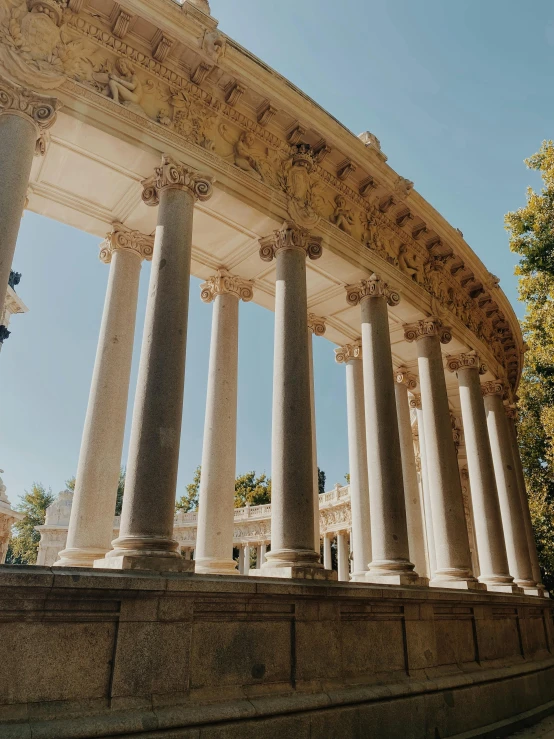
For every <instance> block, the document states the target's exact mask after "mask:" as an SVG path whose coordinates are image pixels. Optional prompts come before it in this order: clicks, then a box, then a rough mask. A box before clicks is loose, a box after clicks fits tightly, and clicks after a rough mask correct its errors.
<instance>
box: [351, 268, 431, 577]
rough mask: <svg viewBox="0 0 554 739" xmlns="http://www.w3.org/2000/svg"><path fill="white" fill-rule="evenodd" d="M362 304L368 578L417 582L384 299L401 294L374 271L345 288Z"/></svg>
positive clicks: (390, 300) (354, 301)
mask: <svg viewBox="0 0 554 739" xmlns="http://www.w3.org/2000/svg"><path fill="white" fill-rule="evenodd" d="M346 291H347V300H348V302H349V303H350V305H358V304H360V306H361V319H362V354H363V376H364V397H365V423H366V440H367V441H366V443H367V467H368V475H369V503H370V514H371V549H372V560H371V563H370V565H369V571H368V573H367V576H366V579H367V581H369V582H380V583H387V584H396V585H410V584H417V583H418V575H417V573H416V572H414V565H413V564H412V563H411V562H410V559H409V546H408V529H407V525H406V509H405V502H404V484H403V480H402V464H401V461H400V440H399V435H398V421H397V417H396V401H395V395H394V379H393V368H392V354H391V346H390V334H389V324H388V311H387V303H388V304H390V305H397V304H398V302H399V301H400V297H399V295H398V294H397V293H395V292H393V291H392V290H389V288H388V286H387V285H386V284H385V283H384V282H383V281H382V280H381V279H380V278H379V277H377V275H372V276H371V277H370V278H369V280H362V282H361V283H359V284H358V285H351V286H348V287H347V288H346Z"/></svg>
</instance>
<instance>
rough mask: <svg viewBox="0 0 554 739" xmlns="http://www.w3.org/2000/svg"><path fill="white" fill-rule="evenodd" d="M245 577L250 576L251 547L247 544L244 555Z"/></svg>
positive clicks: (243, 572)
mask: <svg viewBox="0 0 554 739" xmlns="http://www.w3.org/2000/svg"><path fill="white" fill-rule="evenodd" d="M242 566H243V571H242V574H243V575H249V574H250V545H248V544H245V546H244V554H243V565H242Z"/></svg>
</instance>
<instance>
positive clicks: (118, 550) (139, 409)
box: [94, 156, 212, 571]
mask: <svg viewBox="0 0 554 739" xmlns="http://www.w3.org/2000/svg"><path fill="white" fill-rule="evenodd" d="M143 186H144V191H143V200H144V201H145V202H146V204H147V205H158V204H159V210H158V224H157V226H156V236H155V241H154V255H153V258H152V272H151V277H150V285H149V291H148V303H147V306H146V320H145V325H144V336H143V341H142V350H141V356H140V365H139V374H138V381H137V391H136V397H135V407H134V412H133V424H132V429H131V440H130V444H129V459H128V464H127V480H126V485H125V496H124V500H123V511H122V514H121V528H120V532H119V537H118V538H117V539H116V540H115V541H114V542H113V547H114V549H113V550H112V551H111V552H108V554H107V555H106V557H105V558H104V559H102V560H96V562H95V564H94V566H95V567H110V568H114V569H127V568H129V569H146V570H160V571H163V570H188V569H190V568H191V567H193V565H192V564H191V563H190V562H188V561H186V560H185V559H184V558H183V557H182V556H181V554H180V552H179V551H178V543H177V542H176V541H175V540H174V539H173V518H174V513H175V493H176V484H177V468H178V463H179V442H180V437H181V419H182V411H183V392H184V381H185V352H186V341H187V318H188V302H189V281H190V260H191V247H192V220H193V211H194V202H195V200H196V199H200V200H207V199H208V198H209V197H210V195H211V191H212V185H211V181H210V178H208V177H205V176H203V175H199V174H198V173H197V172H195V171H194V170H192V169H190V168H188V167H186V166H184V165H182V164H178V163H176V162H174V161H173V160H171V159H170V158H169V157H167V156H164V157H162V165H161V167H157V168H156V172H155V175H154V177H152V178H150V179H149V180H146V181H145V182H144V183H143Z"/></svg>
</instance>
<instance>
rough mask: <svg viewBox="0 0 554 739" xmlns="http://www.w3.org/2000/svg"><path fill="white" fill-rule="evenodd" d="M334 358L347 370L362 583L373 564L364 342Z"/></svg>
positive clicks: (357, 574)
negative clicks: (370, 564)
mask: <svg viewBox="0 0 554 739" xmlns="http://www.w3.org/2000/svg"><path fill="white" fill-rule="evenodd" d="M335 358H336V361H337V362H339V363H342V362H344V365H345V370H346V412H347V420H348V466H349V474H350V482H349V490H350V508H351V512H352V539H353V546H354V569H353V571H352V580H359V581H363V580H365V578H366V574H367V570H368V566H369V563H370V562H371V520H370V514H369V482H368V473H367V446H366V427H365V403H364V376H363V363H362V343H361V341H358V342H356V343H354V344H346V345H345V346H342V347H340V348H339V349H335Z"/></svg>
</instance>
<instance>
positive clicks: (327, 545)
mask: <svg viewBox="0 0 554 739" xmlns="http://www.w3.org/2000/svg"><path fill="white" fill-rule="evenodd" d="M332 538H333V535H332V534H330V533H329V532H326V533H325V535H324V536H323V566H324V567H325V569H326V570H332V569H333V557H332V555H331V540H332Z"/></svg>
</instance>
